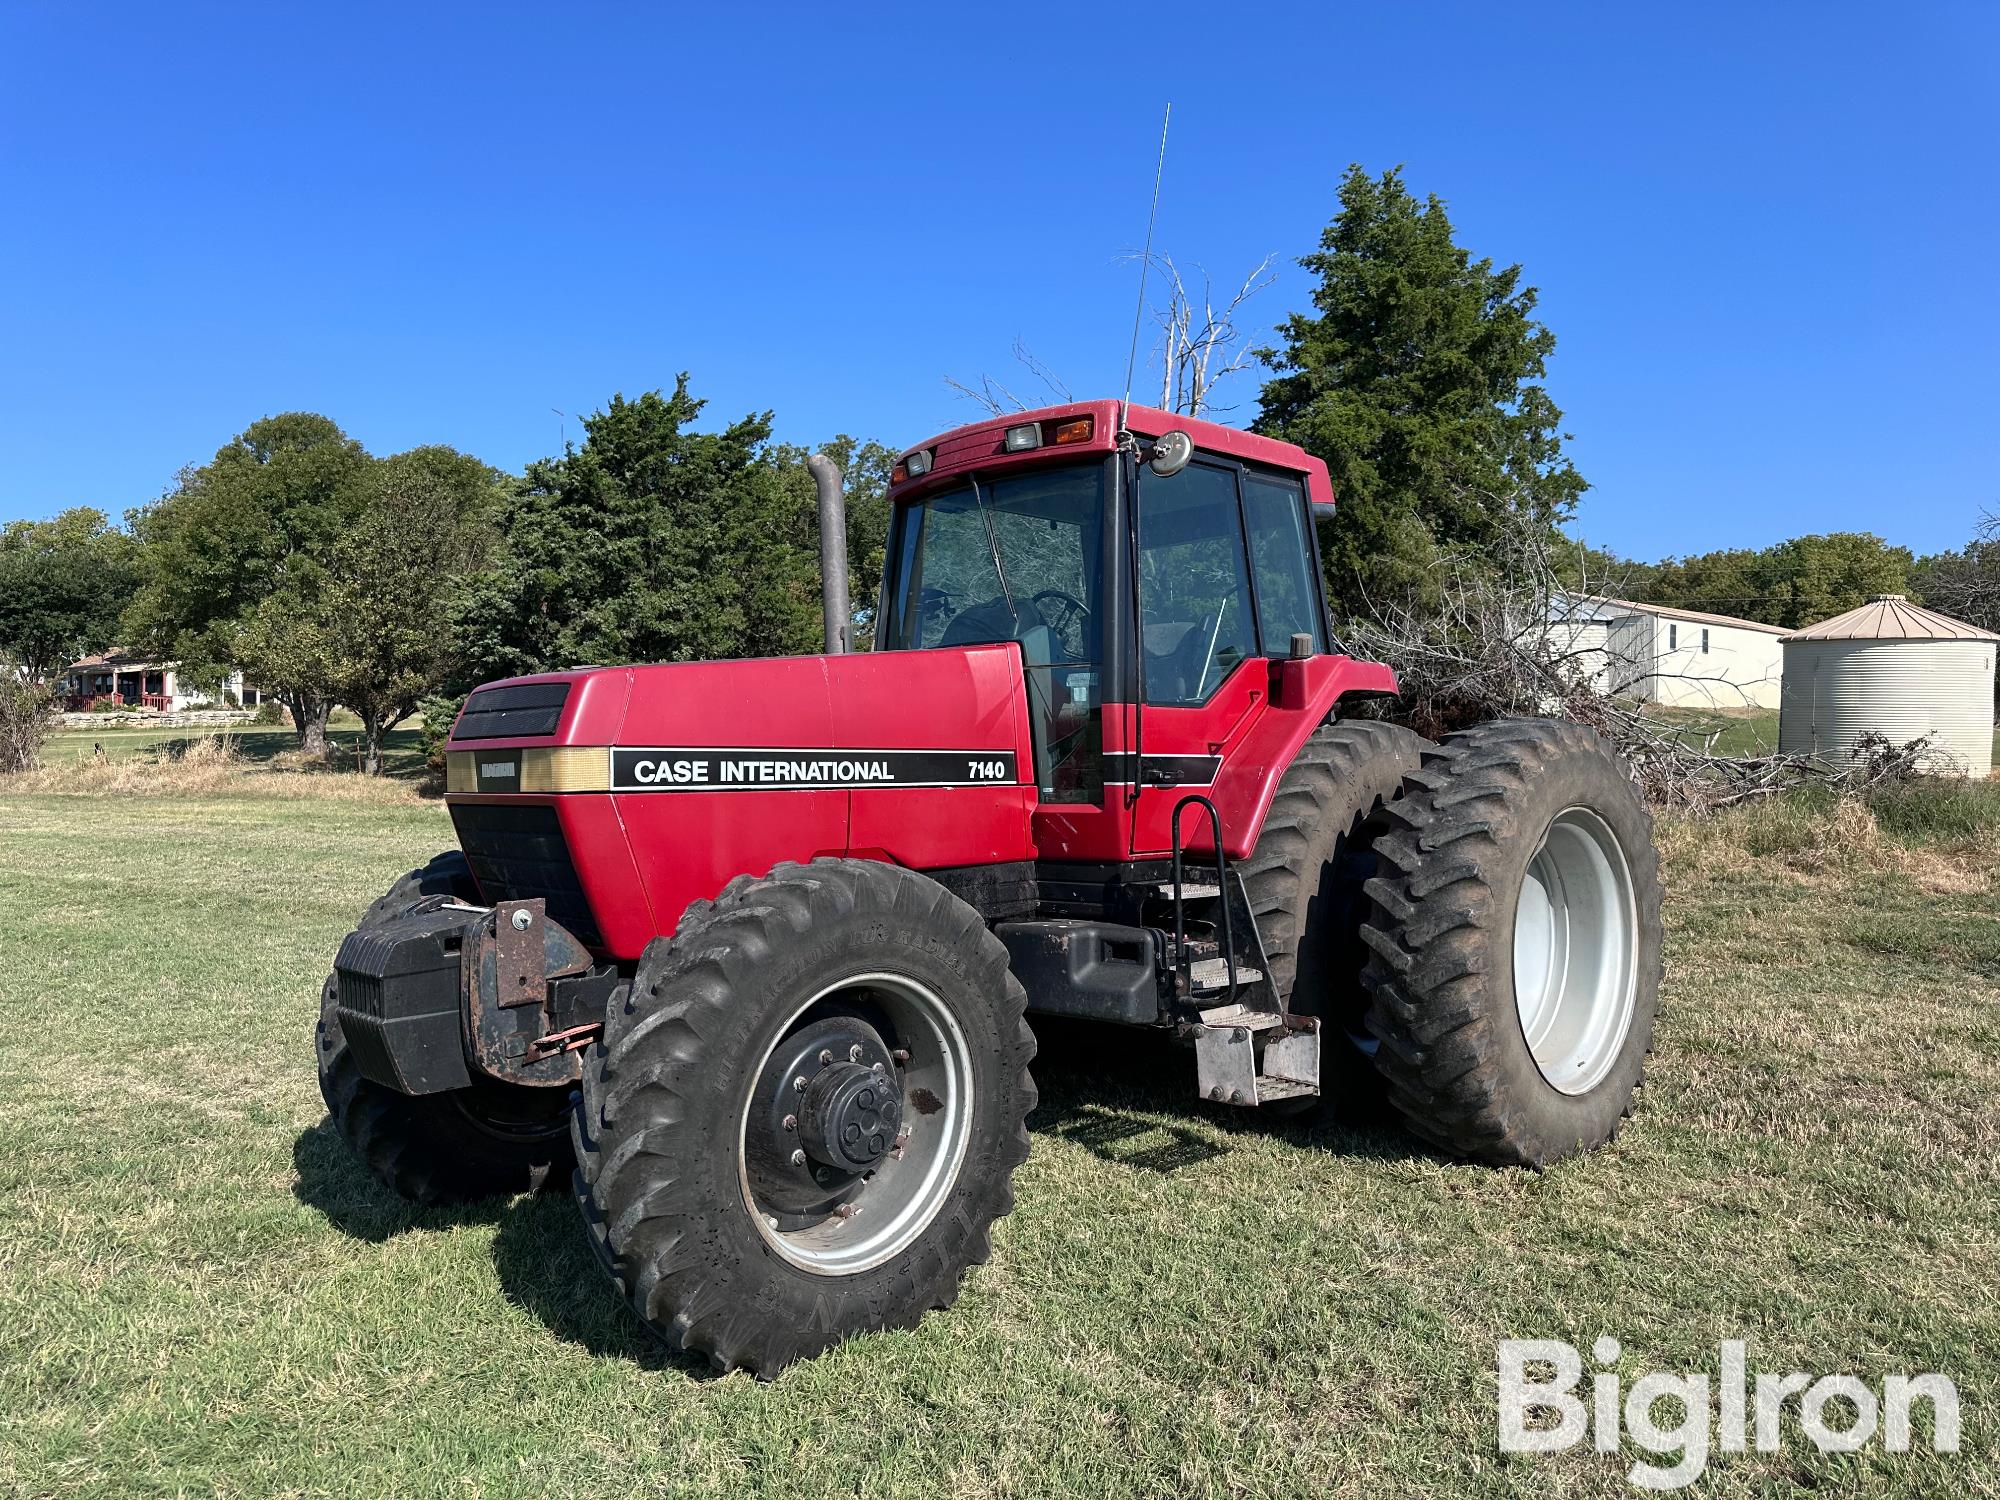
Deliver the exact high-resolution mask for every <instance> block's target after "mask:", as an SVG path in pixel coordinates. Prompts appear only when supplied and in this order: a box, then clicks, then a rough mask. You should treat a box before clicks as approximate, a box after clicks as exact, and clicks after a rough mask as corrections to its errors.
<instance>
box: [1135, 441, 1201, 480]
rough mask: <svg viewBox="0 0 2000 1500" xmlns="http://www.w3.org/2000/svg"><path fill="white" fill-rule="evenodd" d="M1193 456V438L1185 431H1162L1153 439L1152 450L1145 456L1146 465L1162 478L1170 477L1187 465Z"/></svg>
mask: <svg viewBox="0 0 2000 1500" xmlns="http://www.w3.org/2000/svg"><path fill="white" fill-rule="evenodd" d="M1193 457H1194V439H1193V438H1191V437H1189V436H1188V435H1187V434H1186V433H1185V432H1178V431H1176V432H1163V433H1161V434H1160V435H1159V436H1158V437H1156V438H1154V439H1153V451H1152V453H1151V454H1149V455H1148V456H1147V458H1146V467H1147V468H1149V469H1151V470H1152V471H1153V472H1154V473H1155V474H1157V475H1159V476H1160V478H1162V479H1171V478H1172V477H1173V476H1174V475H1176V474H1178V473H1180V471H1181V470H1182V469H1185V468H1186V467H1187V466H1188V460H1189V459H1191V458H1193Z"/></svg>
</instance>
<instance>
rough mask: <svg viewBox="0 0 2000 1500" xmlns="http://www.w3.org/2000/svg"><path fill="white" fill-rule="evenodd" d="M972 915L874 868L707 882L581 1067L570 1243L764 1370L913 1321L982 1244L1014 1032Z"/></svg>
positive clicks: (1015, 1073) (643, 1296)
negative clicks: (713, 886) (581, 1237)
mask: <svg viewBox="0 0 2000 1500" xmlns="http://www.w3.org/2000/svg"><path fill="white" fill-rule="evenodd" d="M1026 1008H1027V997H1026V996H1025V994H1024V993H1023V992H1022V989H1021V986H1020V984H1019V983H1018V982H1017V981H1016V980H1015V979H1014V977H1013V976H1012V974H1010V973H1009V972H1008V968H1007V952H1006V949H1005V948H1004V947H1003V946H1002V945H1001V944H1000V942H999V941H998V940H997V939H995V938H994V937H993V935H992V934H991V932H989V931H988V930H987V927H986V925H985V923H984V922H983V921H982V920H981V918H980V917H979V914H978V913H977V912H975V911H973V910H972V909H971V908H970V907H969V906H967V905H965V903H963V902H962V901H960V900H958V899H957V898H956V897H954V896H953V895H951V894H950V893H949V892H948V891H946V890H945V889H944V888H943V887H941V886H939V885H937V884H936V883H935V882H933V881H930V880H927V879H925V878H924V877H923V876H921V875H917V874H914V873H912V872H910V871H908V870H903V869H899V868H897V867H895V866H892V865H885V864H878V863H873V862H869V861H862V860H840V859H827V860H815V861H813V862H812V863H811V864H809V865H789V864H788V865H780V866H778V868H777V869H775V870H773V871H772V872H771V874H770V875H768V876H766V877H763V878H762V879H755V878H751V877H742V878H739V879H738V880H736V881H733V882H732V883H731V884H730V885H729V887H728V888H727V889H726V890H724V891H723V893H722V895H721V896H720V897H719V898H717V900H716V901H715V902H714V903H712V904H709V903H700V904H697V906H696V907H694V908H692V909H691V910H690V911H689V912H688V913H687V915H686V916H684V917H683V918H682V920H681V924H680V927H679V929H678V930H677V931H676V932H675V934H674V935H673V937H672V938H670V939H666V938H663V939H656V940H655V941H654V942H653V943H652V944H651V945H649V946H648V948H647V950H646V953H645V956H644V957H643V958H642V959H641V960H640V964H639V971H638V973H637V975H636V976H635V978H634V980H633V983H632V986H631V989H630V991H629V998H628V1000H627V1003H626V1004H625V1005H624V1006H623V1007H617V1006H614V1008H613V1011H612V1014H611V1016H610V1017H609V1018H607V1022H606V1027H605V1034H604V1037H603V1040H602V1041H601V1042H599V1043H596V1044H594V1045H593V1046H592V1048H591V1050H590V1052H589V1054H588V1055H587V1056H586V1057H585V1059H584V1073H583V1087H582V1090H581V1092H580V1094H579V1096H578V1099H577V1106H576V1112H575V1115H574V1123H573V1139H574V1145H575V1152H576V1158H577V1173H576V1179H575V1182H576V1191H577V1197H578V1201H579V1204H580V1206H581V1207H582V1210H583V1215H584V1220H585V1223H586V1225H587V1226H588V1228H589V1232H590V1235H591V1240H592V1243H593V1245H595V1247H596V1248H597V1251H598V1254H599V1257H600V1259H601V1260H602V1262H603V1264H604V1265H605V1268H606V1269H607V1270H608V1271H609V1272H610V1274H611V1276H612V1278H613V1280H614V1281H615V1282H616V1283H617V1284H618V1286H619V1288H620V1290H621V1291H622V1292H623V1293H624V1294H625V1296H626V1297H627V1298H628V1299H629V1300H630V1301H631V1303H632V1305H633V1307H634V1308H635V1309H636V1310H637V1312H638V1313H639V1315H640V1317H642V1318H643V1319H645V1321H646V1322H647V1324H648V1325H649V1326H651V1327H652V1328H653V1329H654V1330H655V1331H656V1332H657V1333H659V1334H660V1335H661V1336H662V1337H663V1338H665V1339H666V1340H667V1341H668V1342H669V1343H671V1344H672V1345H673V1346H674V1347H676V1348H678V1349H681V1350H683V1351H686V1352H691V1353H696V1354H702V1355H705V1356H707V1357H708V1359H709V1361H710V1362H711V1363H712V1364H714V1365H715V1366H716V1367H717V1368H718V1369H725V1370H726V1369H734V1368H738V1367H741V1368H747V1369H749V1370H752V1371H754V1372H756V1373H757V1374H759V1375H762V1376H767V1377H768V1376H771V1375H775V1374H776V1373H777V1372H778V1371H779V1370H781V1369H783V1368H784V1367H785V1365H787V1364H789V1363H790V1362H791V1361H792V1360H795V1359H800V1358H804V1357H807V1356H810V1355H813V1354H817V1353H819V1352H820V1351H822V1350H824V1349H826V1348H829V1347H830V1346H832V1345H833V1344H835V1343H838V1342H839V1341H841V1340H842V1339H845V1338H849V1337H851V1336H853V1335H855V1334H858V1333H864V1332H868V1331H872V1330H876V1329H883V1328H908V1327H913V1326H915V1324H916V1323H917V1321H918V1320H919V1319H920V1318H921V1317H922V1316H923V1315H924V1313H925V1312H926V1311H927V1310H929V1309H932V1308H943V1307H947V1306H949V1305H950V1304H951V1302H952V1301H953V1300H954V1299H955V1298H956V1297H957V1295H958V1289H959V1283H960V1279H961V1277H962V1276H963V1274H964V1272H965V1270H966V1269H967V1268H968V1267H969V1266H971V1265H973V1264H975V1263H978V1262H981V1261H984V1260H985V1259H986V1258H987V1256H988V1255H989V1254H990V1246H989V1242H988V1238H987V1231H988V1227H989V1226H990V1225H991V1224H992V1222H993V1221H994V1220H995V1219H996V1218H998V1217H1000V1216H1001V1215H1003V1214H1005V1213H1006V1212H1007V1211H1008V1210H1009V1209H1010V1208H1011V1207H1012V1206H1013V1191H1012V1186H1011V1180H1010V1179H1011V1177H1012V1174H1013V1171H1014V1168H1015V1167H1017V1166H1018V1165H1020V1163H1021V1162H1022V1161H1023V1160H1025V1159H1026V1157H1027V1154H1028V1136H1027V1131H1026V1128H1025V1124H1024V1122H1025V1120H1026V1117H1027V1115H1028V1112H1029V1111H1030V1110H1032V1109H1033V1108H1034V1104H1035V1088H1034V1084H1033V1082H1032V1081H1031V1080H1030V1078H1029V1076H1028V1063H1029V1061H1030V1060H1031V1059H1032V1058H1033V1056H1034V1048H1035V1044H1034V1037H1033V1034H1032V1033H1031V1032H1030V1031H1029V1030H1028V1027H1027V1023H1026V1018H1025V1017H1026Z"/></svg>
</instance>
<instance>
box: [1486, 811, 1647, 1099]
mask: <svg viewBox="0 0 2000 1500" xmlns="http://www.w3.org/2000/svg"><path fill="white" fill-rule="evenodd" d="M1637 975H1638V919H1637V915H1636V907H1635V905H1634V902H1633V899H1632V872H1631V870H1630V868H1629V867H1628V866H1627V865H1626V862H1625V851H1624V850H1623V849H1622V848H1620V847H1619V844H1618V839H1617V837H1616V835H1614V834H1613V833H1612V832H1611V829H1610V827H1609V826H1608V825H1607V824H1606V823H1605V821H1604V820H1603V819H1602V818H1600V817H1598V816H1597V814H1596V813H1594V812H1591V811H1590V810H1589V809H1588V808H1583V807H1571V808H1566V809H1565V810H1564V811H1562V812H1560V813H1558V814H1556V817H1555V820H1554V821H1553V822H1551V823H1550V824H1549V827H1548V831H1547V832H1546V833H1544V834H1543V835H1542V842H1541V845H1540V846H1539V847H1538V848H1537V849H1536V850H1535V854H1534V858H1532V859H1531V860H1529V861H1528V870H1527V875H1526V878H1524V879H1523V880H1522V882H1521V896H1520V900H1519V902H1518V903H1517V905H1516V907H1515V912H1514V1003H1515V1006H1516V1007H1517V1009H1518V1010H1519V1012H1520V1017H1521V1034H1522V1035H1523V1036H1524V1037H1526V1038H1527V1042H1528V1051H1529V1052H1530V1053H1531V1054H1533V1056H1534V1059H1535V1066H1536V1067H1537V1068H1539V1069H1541V1073H1542V1077H1543V1078H1545V1079H1547V1080H1548V1083H1549V1086H1550V1087H1551V1088H1554V1089H1557V1090H1559V1091H1561V1092H1562V1093H1565V1094H1587V1093H1589V1092H1590V1091H1591V1090H1592V1089H1594V1088H1596V1087H1597V1086H1598V1084H1600V1083H1602V1082H1603V1081H1604V1078H1605V1075H1606V1074H1608V1073H1609V1072H1610V1071H1611V1068H1612V1065H1613V1064H1614V1063H1616V1062H1617V1060H1618V1055H1619V1053H1620V1052H1621V1051H1622V1050H1623V1049H1624V1046H1625V1036H1626V1033H1627V1032H1628V1031H1630V1030H1631V1026H1632V1006H1633V997H1634V993H1635V990H1636V987H1637V983H1636V982H1637Z"/></svg>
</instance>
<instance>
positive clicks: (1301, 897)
mask: <svg viewBox="0 0 2000 1500" xmlns="http://www.w3.org/2000/svg"><path fill="white" fill-rule="evenodd" d="M1432 748H1434V747H1433V746H1432V745H1431V742H1430V741H1429V740H1427V739H1425V738H1424V737H1423V736H1422V735H1420V734H1418V733H1417V732H1416V731H1415V730H1411V729H1405V728H1403V727H1402V726H1401V725H1398V724H1385V723H1380V722H1378V721H1375V720H1371V719H1356V720H1352V721H1349V722H1345V723H1339V724H1331V725H1329V726H1327V727H1326V728H1325V729H1322V730H1320V731H1319V733H1317V734H1315V735H1314V736H1313V737H1312V738H1311V739H1309V740H1307V741H1306V743H1305V746H1304V748H1303V749H1301V750H1300V751H1299V753H1298V756H1297V758H1296V759H1294V760H1293V762H1292V764H1291V765H1290V767H1288V768H1287V769H1286V771H1285V775H1284V778H1283V779H1282V780H1281V781H1280V782H1279V783H1278V791H1277V795H1276V796H1275V797H1274V798H1273V799H1272V802H1271V810H1270V812H1269V814H1268V815H1267V816H1266V817H1265V819H1264V827H1263V831H1262V832H1261V833H1259V834H1258V836H1257V847H1256V849H1255V850H1253V851H1252V852H1251V854H1250V857H1249V858H1248V859H1246V860H1244V861H1243V863H1242V866H1241V869H1242V872H1243V885H1244V890H1245V892H1246V894H1247V895H1248V896H1249V898H1250V914H1251V916H1252V917H1254V918H1255V919H1256V922H1257V932H1258V935H1259V936H1260V937H1261V938H1262V939H1263V941H1264V956H1265V959H1266V961H1267V963H1268V964H1269V967H1270V975H1271V980H1272V983H1273V984H1275V985H1276V986H1277V990H1278V998H1279V999H1280V1000H1281V1001H1283V1002H1284V1003H1285V1006H1286V1008H1287V1009H1288V1010H1291V1011H1293V1012H1295V1013H1297V1014H1299V1015H1307V1016H1317V1017H1318V1018H1319V1020H1320V1023H1321V1031H1320V1076H1321V1081H1322V1090H1321V1098H1320V1099H1316V1100H1315V1099H1305V1100H1286V1101H1283V1102H1281V1103H1279V1104H1276V1105H1267V1106H1266V1109H1267V1110H1272V1111H1275V1112H1277V1113H1283V1114H1303V1113H1307V1112H1309V1111H1311V1110H1313V1109H1315V1108H1318V1107H1319V1106H1320V1105H1321V1104H1322V1103H1323V1104H1325V1105H1326V1106H1327V1107H1328V1108H1330V1109H1332V1110H1334V1111H1335V1112H1337V1113H1340V1114H1343V1115H1347V1116H1350V1117H1357V1116H1360V1117H1365V1116H1369V1115H1378V1114H1379V1113H1380V1112H1381V1099H1382V1081H1381V1078H1380V1077H1379V1076H1378V1075H1377V1073H1376V1071H1375V1068H1374V1065H1373V1064H1372V1063H1371V1062H1370V1061H1369V1054H1371V1053H1373V1052H1374V1050H1375V1040H1374V1038H1373V1036H1372V1035H1370V1033H1369V1032H1368V1029H1367V1024H1366V1015H1367V1010H1368V1000H1367V992H1366V990H1364V989H1363V988H1362V984H1361V971H1362V968H1363V966H1364V964H1365V963H1366V960H1367V957H1368V949H1367V947H1366V946H1365V945H1364V944H1363V943H1362V941H1361V922H1362V920H1363V918H1365V917H1366V916H1367V915H1368V910H1369V907H1368V897H1367V895H1366V893H1365V892H1364V891H1363V889H1362V887H1363V885H1364V884H1365V883H1366V882H1367V880H1368V878H1369V877H1370V876H1371V875H1373V874H1374V873H1375V840H1376V838H1377V836H1378V835H1379V834H1380V833H1381V832H1382V831H1383V829H1384V827H1385V826H1386V825H1385V823H1384V822H1383V809H1384V808H1385V807H1386V806H1387V805H1388V804H1389V803H1390V802H1391V801H1392V800H1393V799H1394V798H1395V797H1396V795H1397V794H1398V793H1399V792H1401V791H1402V789H1403V782H1404V780H1405V779H1406V778H1407V777H1408V776H1409V775H1410V773H1411V772H1413V771H1415V770H1417V769H1418V767H1420V766H1421V765H1422V764H1423V757H1424V751H1425V750H1427V749H1432Z"/></svg>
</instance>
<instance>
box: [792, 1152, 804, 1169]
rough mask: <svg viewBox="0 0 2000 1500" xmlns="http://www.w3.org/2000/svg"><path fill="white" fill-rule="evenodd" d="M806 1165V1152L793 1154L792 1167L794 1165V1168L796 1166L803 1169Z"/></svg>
mask: <svg viewBox="0 0 2000 1500" xmlns="http://www.w3.org/2000/svg"><path fill="white" fill-rule="evenodd" d="M805 1164H806V1154H805V1152H803V1151H794V1152H793V1153H792V1165H793V1166H795V1167H803V1166H804V1165H805Z"/></svg>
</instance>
